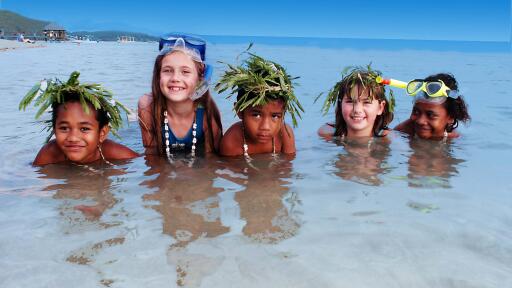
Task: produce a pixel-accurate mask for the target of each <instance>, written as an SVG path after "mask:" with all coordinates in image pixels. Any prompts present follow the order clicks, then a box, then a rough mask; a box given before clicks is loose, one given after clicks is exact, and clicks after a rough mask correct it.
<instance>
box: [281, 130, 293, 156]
mask: <svg viewBox="0 0 512 288" xmlns="http://www.w3.org/2000/svg"><path fill="white" fill-rule="evenodd" d="M281 140H282V141H283V142H282V143H283V146H282V147H281V152H282V153H284V154H295V135H294V134H293V129H292V127H290V126H289V125H288V124H286V123H284V125H283V129H281Z"/></svg>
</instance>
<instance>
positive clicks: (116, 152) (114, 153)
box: [101, 139, 139, 160]
mask: <svg viewBox="0 0 512 288" xmlns="http://www.w3.org/2000/svg"><path fill="white" fill-rule="evenodd" d="M101 147H102V149H101V150H102V151H103V155H104V156H105V158H106V159H110V160H122V159H132V158H135V157H138V156H139V154H137V153H136V152H135V151H133V150H132V149H130V148H128V147H126V146H124V145H122V144H119V143H116V142H114V141H112V140H109V139H107V140H105V142H103V144H101Z"/></svg>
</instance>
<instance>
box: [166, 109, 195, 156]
mask: <svg viewBox="0 0 512 288" xmlns="http://www.w3.org/2000/svg"><path fill="white" fill-rule="evenodd" d="M164 129H165V135H164V136H165V154H167V159H169V161H172V158H173V155H172V154H171V148H170V147H169V144H170V143H169V120H167V110H165V111H164ZM196 130H197V123H196V115H195V113H194V123H193V124H192V137H193V138H192V151H191V152H190V156H192V157H195V156H196V143H197V138H196V135H197V132H196ZM171 146H172V147H173V148H177V147H184V146H185V144H184V143H172V144H171Z"/></svg>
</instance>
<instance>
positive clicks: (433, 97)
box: [375, 76, 459, 104]
mask: <svg viewBox="0 0 512 288" xmlns="http://www.w3.org/2000/svg"><path fill="white" fill-rule="evenodd" d="M375 81H376V82H377V83H380V84H383V85H389V86H393V87H397V88H401V89H405V91H406V92H407V94H408V95H410V96H413V97H414V101H423V102H430V103H438V104H441V103H443V102H444V101H446V99H447V98H448V97H450V98H454V99H455V98H457V97H459V92H458V91H457V90H451V89H450V88H449V87H448V86H446V84H444V82H443V81H442V80H435V81H425V80H424V79H414V80H411V81H409V82H403V81H400V80H396V79H391V78H390V79H384V78H382V77H381V76H378V77H376V79H375Z"/></svg>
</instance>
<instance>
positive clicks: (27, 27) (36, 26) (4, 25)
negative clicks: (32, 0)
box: [0, 10, 50, 35]
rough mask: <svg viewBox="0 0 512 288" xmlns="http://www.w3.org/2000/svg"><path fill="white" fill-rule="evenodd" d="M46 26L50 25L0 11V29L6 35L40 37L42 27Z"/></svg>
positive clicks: (6, 11)
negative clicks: (20, 34)
mask: <svg viewBox="0 0 512 288" xmlns="http://www.w3.org/2000/svg"><path fill="white" fill-rule="evenodd" d="M48 24H50V22H48V21H42V20H36V19H31V18H27V17H25V16H22V15H20V14H17V13H14V12H11V11H8V10H0V29H2V30H3V31H4V33H5V34H6V35H10V34H16V33H24V34H27V35H34V34H36V35H42V34H43V29H44V27H45V26H46V25H48Z"/></svg>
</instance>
